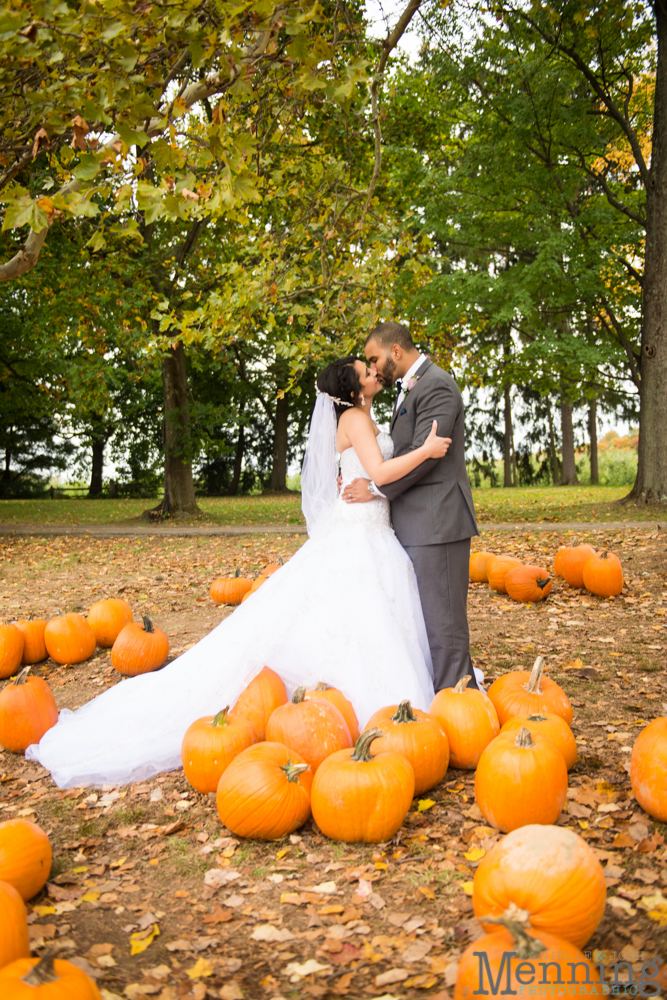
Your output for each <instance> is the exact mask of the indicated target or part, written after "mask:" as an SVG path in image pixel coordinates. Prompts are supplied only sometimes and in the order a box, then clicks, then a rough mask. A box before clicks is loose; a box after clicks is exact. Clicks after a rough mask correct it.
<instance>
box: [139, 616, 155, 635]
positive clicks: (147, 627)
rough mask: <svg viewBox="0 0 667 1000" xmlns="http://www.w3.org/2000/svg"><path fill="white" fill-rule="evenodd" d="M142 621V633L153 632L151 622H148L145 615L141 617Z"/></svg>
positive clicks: (148, 619)
mask: <svg viewBox="0 0 667 1000" xmlns="http://www.w3.org/2000/svg"><path fill="white" fill-rule="evenodd" d="M142 621H143V623H144V632H152V631H153V622H152V621H151V620H150V618H148V617H147V616H146V615H144V616H143V617H142Z"/></svg>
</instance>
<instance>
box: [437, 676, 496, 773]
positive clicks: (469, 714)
mask: <svg viewBox="0 0 667 1000" xmlns="http://www.w3.org/2000/svg"><path fill="white" fill-rule="evenodd" d="M469 681H470V675H469V674H467V675H466V676H465V677H462V678H461V680H460V681H458V683H457V684H456V686H455V687H453V688H444V689H443V690H442V691H438V693H437V694H436V696H435V698H434V699H433V701H432V702H431V707H430V708H429V710H428V711H429V715H432V716H433V717H434V718H436V719H437V720H438V722H439V723H440V724H441V726H442V728H443V729H444V731H445V735H446V736H447V742H448V743H449V763H450V765H451V767H460V768H464V769H465V770H472V769H474V768H476V767H477V763H478V761H479V758H480V757H481V755H482V751H483V750H484V748H485V747H487V746H488V745H489V743H490V742H491V740H494V739H495V738H496V736H497V735H498V733H499V732H500V723H499V722H498V715H497V713H496V710H495V708H494V707H493V704H492V702H491V701H490V700H489V698H488V696H487V695H486V694H485V693H484V691H477V690H476V689H474V688H473V689H472V690H469V689H468V687H467V685H468V682H469Z"/></svg>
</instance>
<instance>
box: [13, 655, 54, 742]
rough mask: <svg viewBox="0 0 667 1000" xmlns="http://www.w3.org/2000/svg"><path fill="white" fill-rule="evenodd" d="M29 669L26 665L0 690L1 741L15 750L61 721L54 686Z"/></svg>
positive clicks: (38, 738) (38, 737)
mask: <svg viewBox="0 0 667 1000" xmlns="http://www.w3.org/2000/svg"><path fill="white" fill-rule="evenodd" d="M29 671H30V667H24V668H23V670H22V671H21V673H20V674H17V676H16V677H14V678H13V680H11V681H10V682H9V684H7V685H6V686H5V687H4V688H3V689H2V691H0V744H2V746H3V747H6V748H7V750H11V751H12V752H13V753H23V751H24V750H25V749H26V747H29V746H30V745H31V744H32V743H39V741H40V740H41V738H42V736H43V735H44V733H45V732H47V731H48V730H49V729H51V727H52V726H55V724H56V722H57V721H58V708H57V706H56V700H55V698H54V697H53V692H52V691H51V688H50V687H49V685H48V684H47V683H46V681H45V680H42V678H41V677H28V673H29Z"/></svg>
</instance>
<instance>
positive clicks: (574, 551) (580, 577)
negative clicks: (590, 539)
mask: <svg viewBox="0 0 667 1000" xmlns="http://www.w3.org/2000/svg"><path fill="white" fill-rule="evenodd" d="M594 555H595V549H594V548H593V546H592V545H573V546H572V547H571V548H569V549H567V551H566V552H565V554H564V556H563V561H562V563H561V565H562V568H563V576H564V577H565V582H566V583H569V585H570V586H571V587H576V588H578V589H581V588H583V586H584V566H585V565H586V563H587V562H588V560H589V559H590V557H591V556H594Z"/></svg>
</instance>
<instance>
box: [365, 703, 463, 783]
mask: <svg viewBox="0 0 667 1000" xmlns="http://www.w3.org/2000/svg"><path fill="white" fill-rule="evenodd" d="M376 727H378V728H380V729H381V730H382V734H383V735H382V736H378V738H377V740H376V741H375V745H374V747H373V750H374V751H375V753H384V752H385V751H387V750H395V751H396V753H402V754H403V756H404V757H407V759H408V760H409V761H410V764H411V765H412V770H413V771H414V774H415V792H414V794H415V795H421V793H422V792H427V791H428V790H429V788H434V787H435V786H436V785H439V784H440V782H441V781H442V779H443V778H444V776H445V774H446V772H447V767H448V766H449V743H448V742H447V737H446V735H445V731H444V729H443V727H442V725H441V723H440V722H439V721H438V720H437V719H436V718H435V717H434V716H432V715H429V714H428V713H427V712H422V711H420V709H418V708H413V707H412V706H411V704H410V702H409V701H402V702H401V704H400V705H390V706H389V707H388V708H381V709H380V710H379V711H377V712H374V714H373V715H372V716H371V717H370V719H369V720H368V724H367V725H366V729H374V728H376Z"/></svg>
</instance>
